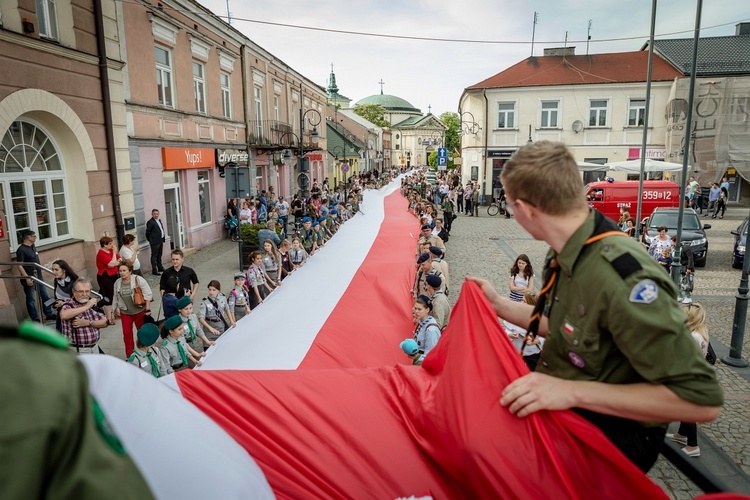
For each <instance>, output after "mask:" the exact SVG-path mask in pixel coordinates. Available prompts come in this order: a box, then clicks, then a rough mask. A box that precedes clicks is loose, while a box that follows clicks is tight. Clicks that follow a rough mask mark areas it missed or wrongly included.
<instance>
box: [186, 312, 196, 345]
mask: <svg viewBox="0 0 750 500" xmlns="http://www.w3.org/2000/svg"><path fill="white" fill-rule="evenodd" d="M185 323H187V327H188V331H190V343H191V344H192V343H193V342H195V330H193V324H192V323H191V322H190V318H188V319H187V321H185Z"/></svg>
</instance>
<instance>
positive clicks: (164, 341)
mask: <svg viewBox="0 0 750 500" xmlns="http://www.w3.org/2000/svg"><path fill="white" fill-rule="evenodd" d="M167 344H169V342H167V340H166V339H164V340H162V342H161V345H163V346H164V347H166V346H167Z"/></svg>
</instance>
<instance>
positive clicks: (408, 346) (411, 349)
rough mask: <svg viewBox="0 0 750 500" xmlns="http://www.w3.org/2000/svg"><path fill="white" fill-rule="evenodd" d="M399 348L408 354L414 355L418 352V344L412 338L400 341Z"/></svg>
mask: <svg viewBox="0 0 750 500" xmlns="http://www.w3.org/2000/svg"><path fill="white" fill-rule="evenodd" d="M401 350H402V351H404V353H406V354H408V355H409V356H414V355H415V354H416V353H418V352H419V346H418V345H417V343H416V342H415V341H414V339H406V340H404V341H403V342H401Z"/></svg>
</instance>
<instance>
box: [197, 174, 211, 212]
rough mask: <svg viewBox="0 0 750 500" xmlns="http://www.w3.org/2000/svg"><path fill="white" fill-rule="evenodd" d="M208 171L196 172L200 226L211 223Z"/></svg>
mask: <svg viewBox="0 0 750 500" xmlns="http://www.w3.org/2000/svg"><path fill="white" fill-rule="evenodd" d="M208 179H209V174H208V170H199V171H198V206H199V207H200V212H201V224H207V223H209V222H211V189H210V188H211V184H210V182H209V180H208Z"/></svg>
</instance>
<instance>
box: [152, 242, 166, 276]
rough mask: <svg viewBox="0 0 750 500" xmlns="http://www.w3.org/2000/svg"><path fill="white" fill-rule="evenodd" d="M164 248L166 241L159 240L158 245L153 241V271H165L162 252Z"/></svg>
mask: <svg viewBox="0 0 750 500" xmlns="http://www.w3.org/2000/svg"><path fill="white" fill-rule="evenodd" d="M163 249H164V243H163V242H159V243H157V244H156V245H154V244H153V243H151V272H152V273H157V272H159V273H161V272H164V266H163V265H162V263H161V252H162V250H163Z"/></svg>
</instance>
